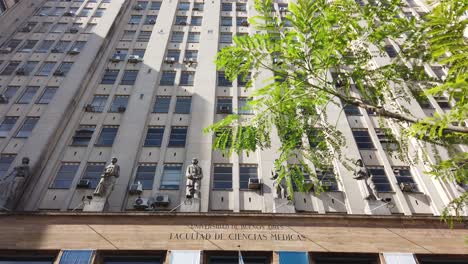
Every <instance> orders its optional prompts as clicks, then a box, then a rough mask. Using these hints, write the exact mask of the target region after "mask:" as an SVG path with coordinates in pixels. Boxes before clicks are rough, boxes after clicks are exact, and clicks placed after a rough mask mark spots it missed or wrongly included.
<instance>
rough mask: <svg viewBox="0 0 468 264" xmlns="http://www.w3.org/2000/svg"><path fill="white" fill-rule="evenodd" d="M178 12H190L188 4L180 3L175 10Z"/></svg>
mask: <svg viewBox="0 0 468 264" xmlns="http://www.w3.org/2000/svg"><path fill="white" fill-rule="evenodd" d="M177 9H178V10H180V11H188V10H190V3H189V2H181V3H179V6H178V8H177Z"/></svg>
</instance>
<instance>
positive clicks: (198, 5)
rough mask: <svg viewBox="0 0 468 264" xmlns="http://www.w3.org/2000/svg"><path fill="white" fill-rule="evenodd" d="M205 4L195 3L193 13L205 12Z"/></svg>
mask: <svg viewBox="0 0 468 264" xmlns="http://www.w3.org/2000/svg"><path fill="white" fill-rule="evenodd" d="M203 6H204V5H203V3H193V9H192V10H193V11H203Z"/></svg>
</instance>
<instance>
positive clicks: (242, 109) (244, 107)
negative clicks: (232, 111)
mask: <svg viewBox="0 0 468 264" xmlns="http://www.w3.org/2000/svg"><path fill="white" fill-rule="evenodd" d="M249 101H251V99H249V98H247V97H239V99H238V103H239V105H238V110H237V111H238V113H239V114H241V115H253V111H252V109H251V108H250V106H248V102H249Z"/></svg>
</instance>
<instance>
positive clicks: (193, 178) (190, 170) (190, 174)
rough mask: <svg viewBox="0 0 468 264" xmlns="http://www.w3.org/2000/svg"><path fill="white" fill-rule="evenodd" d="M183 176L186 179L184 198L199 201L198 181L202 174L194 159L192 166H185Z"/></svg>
mask: <svg viewBox="0 0 468 264" xmlns="http://www.w3.org/2000/svg"><path fill="white" fill-rule="evenodd" d="M185 176H186V177H187V189H186V192H185V197H187V198H188V199H191V198H196V199H200V181H201V179H202V178H203V172H202V168H201V167H200V166H198V160H197V159H196V158H193V159H192V164H190V165H188V166H187V170H186V172H185Z"/></svg>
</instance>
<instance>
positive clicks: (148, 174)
mask: <svg viewBox="0 0 468 264" xmlns="http://www.w3.org/2000/svg"><path fill="white" fill-rule="evenodd" d="M155 174H156V165H139V166H138V169H137V172H136V177H135V181H134V183H138V182H140V183H141V184H142V185H143V190H151V189H153V181H154V175H155Z"/></svg>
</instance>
